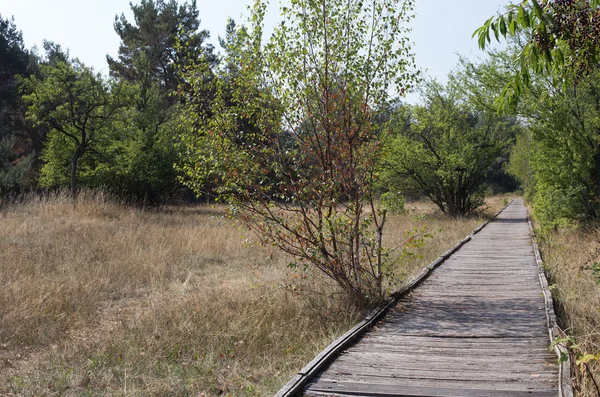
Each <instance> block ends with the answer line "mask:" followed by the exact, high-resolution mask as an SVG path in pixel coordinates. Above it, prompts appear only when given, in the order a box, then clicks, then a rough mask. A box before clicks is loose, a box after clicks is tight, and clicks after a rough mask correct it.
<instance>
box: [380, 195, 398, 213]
mask: <svg viewBox="0 0 600 397" xmlns="http://www.w3.org/2000/svg"><path fill="white" fill-rule="evenodd" d="M380 200H381V205H382V207H383V208H384V209H386V210H387V211H390V212H394V213H397V214H399V213H402V212H404V196H403V195H402V194H401V193H400V192H385V193H383V194H382V195H381V197H380Z"/></svg>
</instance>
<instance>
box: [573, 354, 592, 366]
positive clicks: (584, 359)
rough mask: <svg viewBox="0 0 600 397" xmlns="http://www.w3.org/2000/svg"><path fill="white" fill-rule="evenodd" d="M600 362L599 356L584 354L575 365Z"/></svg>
mask: <svg viewBox="0 0 600 397" xmlns="http://www.w3.org/2000/svg"><path fill="white" fill-rule="evenodd" d="M597 360H598V356H597V355H594V354H589V353H588V354H582V355H581V356H580V357H579V358H578V359H577V360H576V361H575V364H577V365H580V364H587V363H589V362H590V361H597Z"/></svg>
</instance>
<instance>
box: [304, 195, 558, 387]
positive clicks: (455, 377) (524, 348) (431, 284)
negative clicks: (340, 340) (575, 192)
mask: <svg viewBox="0 0 600 397" xmlns="http://www.w3.org/2000/svg"><path fill="white" fill-rule="evenodd" d="M526 218H527V215H526V210H525V206H524V205H523V202H522V200H515V201H514V202H513V203H512V204H511V205H510V206H508V207H507V208H506V209H505V210H504V211H503V212H502V213H501V214H500V215H499V216H498V217H497V218H496V220H494V221H493V222H491V223H490V224H488V225H487V226H486V227H485V228H484V229H483V230H482V231H481V232H480V233H478V234H476V235H475V236H473V238H472V239H471V241H470V242H468V243H467V244H465V245H464V246H463V247H462V248H460V249H459V250H458V251H457V252H455V253H454V254H453V255H452V256H451V257H450V258H449V259H447V260H446V262H444V263H443V265H441V266H440V267H439V268H438V269H436V270H435V271H434V272H433V274H432V275H431V276H430V277H429V278H428V279H427V280H426V281H424V282H423V284H421V285H420V286H419V287H418V288H416V289H415V290H414V291H413V292H411V293H410V294H409V295H408V296H406V297H405V298H404V299H402V300H401V301H400V302H399V303H398V304H397V306H395V307H394V308H393V309H392V310H390V312H389V313H388V314H387V316H386V317H385V318H384V319H383V320H382V321H380V322H379V323H378V324H377V325H376V326H375V327H374V328H373V329H371V330H370V331H369V332H367V333H366V334H365V335H364V336H363V337H362V338H360V340H359V341H358V342H357V343H355V344H354V345H352V346H351V347H350V348H347V349H346V350H344V351H343V352H342V353H341V354H340V355H339V356H338V357H337V358H336V359H335V361H333V363H331V364H330V365H329V367H327V368H326V369H325V371H323V372H322V373H321V374H319V375H318V376H317V377H315V378H314V379H312V381H311V382H310V383H309V384H308V385H307V386H306V387H305V389H304V396H307V397H325V396H481V397H483V396H517V397H518V396H535V397H542V396H554V397H555V396H558V395H559V390H558V389H559V386H558V373H559V370H558V364H557V358H556V355H555V354H554V353H552V352H551V351H549V349H548V347H549V334H548V318H547V315H546V307H545V300H544V296H543V294H542V289H541V287H540V279H539V277H538V266H537V263H536V260H535V255H534V249H533V246H532V241H531V236H530V232H529V226H528V223H527V219H526Z"/></svg>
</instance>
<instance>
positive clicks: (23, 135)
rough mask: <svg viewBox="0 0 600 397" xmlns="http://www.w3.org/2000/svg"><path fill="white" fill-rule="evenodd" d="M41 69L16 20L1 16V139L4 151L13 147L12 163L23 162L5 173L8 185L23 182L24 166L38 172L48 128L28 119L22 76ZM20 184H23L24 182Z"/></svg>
mask: <svg viewBox="0 0 600 397" xmlns="http://www.w3.org/2000/svg"><path fill="white" fill-rule="evenodd" d="M37 72H38V70H37V57H36V56H35V54H33V53H32V52H29V51H27V50H26V49H25V45H24V43H23V37H22V34H21V32H20V31H19V30H18V29H17V26H16V25H15V23H14V20H9V19H3V18H2V16H1V15H0V140H4V139H6V140H5V141H3V143H2V147H3V148H5V149H3V150H6V148H8V147H11V148H12V153H11V154H10V156H9V157H10V160H9V161H10V163H11V164H17V163H19V164H21V166H19V167H12V166H11V167H10V169H12V171H11V172H10V173H9V174H10V176H8V175H7V174H5V175H4V177H5V178H8V179H4V183H3V184H4V187H5V188H6V186H7V185H9V186H13V187H15V186H16V185H15V181H16V180H20V181H23V180H22V179H21V178H20V177H18V176H17V174H21V171H23V170H24V169H26V168H29V167H30V166H31V168H32V169H31V170H30V171H31V172H27V173H28V174H30V173H31V174H33V173H34V172H35V168H36V167H34V157H35V156H36V155H37V154H39V152H40V151H41V147H42V142H43V140H44V139H45V133H46V130H45V129H44V128H39V127H33V126H31V125H29V124H28V123H27V122H26V120H25V112H26V109H27V106H26V105H25V103H24V102H23V100H22V98H21V93H20V92H19V88H20V85H21V83H20V78H21V77H27V76H30V75H31V74H36V73H37ZM6 158H7V157H4V159H6ZM5 165H6V163H5ZM6 170H7V168H5V171H6ZM17 170H21V171H17ZM23 172H24V171H23ZM16 173H17V174H16ZM30 182H31V181H28V184H30ZM0 185H2V183H0ZM17 185H19V186H22V184H21V183H18V184H17Z"/></svg>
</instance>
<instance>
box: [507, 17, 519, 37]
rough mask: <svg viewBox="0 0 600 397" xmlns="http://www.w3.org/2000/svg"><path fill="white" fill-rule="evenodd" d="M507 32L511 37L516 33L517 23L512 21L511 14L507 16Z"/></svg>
mask: <svg viewBox="0 0 600 397" xmlns="http://www.w3.org/2000/svg"><path fill="white" fill-rule="evenodd" d="M508 30H509V31H510V34H511V35H513V36H514V35H515V34H516V33H517V21H516V20H515V19H514V17H513V14H512V13H510V14H508Z"/></svg>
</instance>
